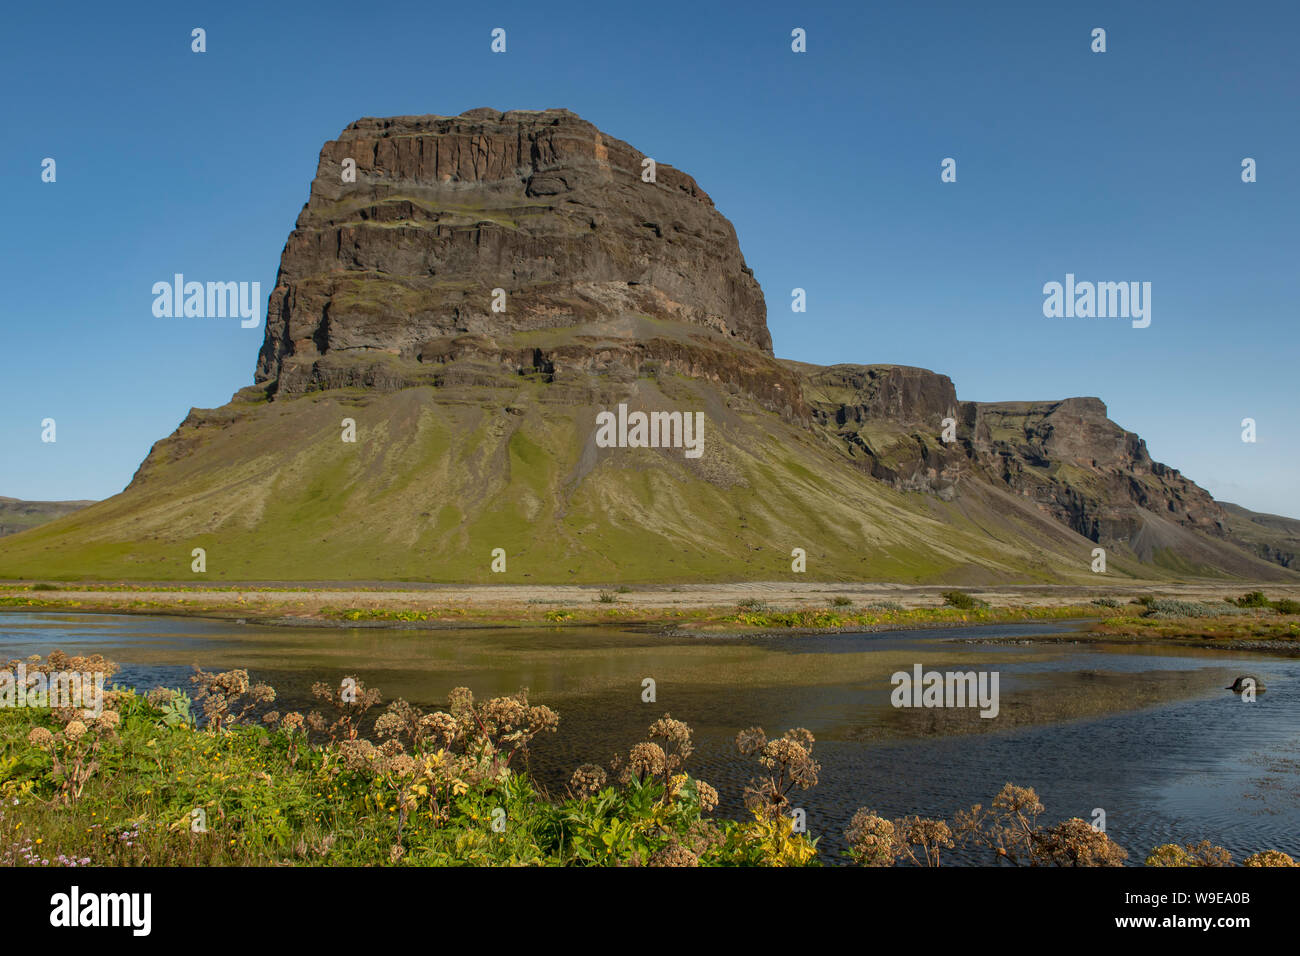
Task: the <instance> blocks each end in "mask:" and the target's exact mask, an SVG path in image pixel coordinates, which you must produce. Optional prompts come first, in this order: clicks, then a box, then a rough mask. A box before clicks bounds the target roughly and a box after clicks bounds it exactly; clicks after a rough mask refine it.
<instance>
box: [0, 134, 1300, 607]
mask: <svg viewBox="0 0 1300 956" xmlns="http://www.w3.org/2000/svg"><path fill="white" fill-rule="evenodd" d="M254 382H255V384H254V385H252V386H250V387H247V388H244V389H241V390H240V391H239V392H237V393H236V394H235V396H234V397H233V398H232V400H231V402H229V403H228V404H227V405H225V406H222V407H221V408H218V409H208V410H201V409H192V410H191V412H190V414H189V415H188V417H187V418H186V419H185V421H184V422H182V423H181V425H180V427H179V428H178V429H177V430H176V432H175V433H173V434H172V435H171V436H170V437H168V438H166V439H164V440H162V441H160V442H158V443H157V444H155V446H154V447H153V449H152V451H151V452H150V453H149V456H148V457H147V458H146V460H145V461H144V463H143V464H142V465H141V466H140V469H139V471H138V472H137V473H136V475H135V478H134V479H133V480H132V482H131V484H130V486H129V487H128V488H127V489H126V490H125V491H124V492H122V494H120V495H117V496H115V497H113V498H110V499H108V500H107V501H104V502H100V503H98V504H96V505H93V506H91V507H89V508H87V509H85V510H83V511H79V512H77V513H76V514H73V515H70V516H68V517H65V518H63V519H60V520H59V521H55V522H52V523H50V524H48V525H45V526H43V527H40V528H37V529H34V530H32V531H28V532H26V533H24V534H21V535H18V536H15V537H11V538H8V539H6V540H5V541H4V542H3V543H0V576H5V577H27V578H31V577H36V576H40V577H68V576H76V577H99V578H134V579H177V578H178V579H185V580H192V579H195V578H196V575H195V574H194V573H193V572H192V571H191V570H190V562H191V558H190V553H191V550H192V549H193V548H195V547H202V548H204V549H205V550H206V551H207V568H208V570H207V573H206V577H207V578H208V579H226V580H257V579H272V580H380V579H382V580H437V581H455V582H480V581H482V582H485V581H489V580H491V581H495V582H509V581H511V580H516V581H525V580H526V581H529V582H531V583H538V582H573V581H576V582H602V583H603V582H618V581H626V582H629V583H630V582H642V583H646V582H673V581H688V580H689V581H721V580H743V579H774V578H784V577H785V576H786V575H789V574H791V573H792V571H791V561H792V556H791V552H792V550H793V549H795V548H802V549H805V551H806V553H807V571H806V576H807V577H809V578H814V579H829V580H896V581H915V582H950V583H953V584H985V583H999V582H1013V581H1018V582H1027V583H1032V582H1056V581H1065V582H1077V583H1099V582H1100V581H1101V580H1103V579H1102V577H1101V576H1100V575H1097V574H1094V573H1092V572H1091V570H1090V566H1091V563H1092V550H1093V548H1095V547H1097V546H1101V547H1104V548H1106V549H1107V567H1108V570H1107V574H1108V575H1109V576H1111V577H1125V578H1130V579H1132V578H1140V579H1167V578H1172V577H1185V576H1210V577H1239V578H1249V579H1252V580H1285V581H1288V582H1290V581H1295V580H1298V579H1300V578H1298V577H1297V574H1296V572H1294V571H1291V570H1288V569H1287V568H1285V567H1283V566H1282V564H1281V563H1278V562H1276V561H1274V560H1272V559H1273V557H1274V556H1273V555H1272V554H1271V553H1266V552H1264V551H1261V550H1259V549H1258V548H1257V547H1256V542H1257V540H1258V537H1257V536H1254V537H1252V536H1250V535H1243V533H1242V528H1243V527H1244V525H1245V524H1250V522H1249V521H1248V520H1244V519H1241V518H1240V516H1236V515H1234V514H1232V513H1230V512H1228V511H1226V510H1225V509H1224V508H1223V507H1222V506H1220V505H1219V504H1217V503H1216V502H1215V501H1214V500H1213V499H1212V498H1211V497H1210V496H1209V495H1208V494H1207V493H1206V492H1205V491H1203V490H1202V489H1200V488H1199V487H1197V486H1196V485H1195V484H1193V483H1192V482H1191V481H1189V480H1188V479H1186V478H1184V477H1183V476H1182V475H1180V474H1179V473H1178V472H1177V471H1175V470H1173V469H1171V468H1168V467H1166V466H1164V465H1161V464H1159V463H1158V462H1153V461H1152V460H1151V458H1150V456H1149V455H1148V454H1147V451H1146V447H1145V445H1144V444H1143V442H1142V440H1141V439H1140V438H1138V437H1137V436H1136V435H1133V434H1132V433H1130V432H1127V431H1125V430H1124V429H1122V428H1121V427H1119V426H1118V425H1116V424H1115V423H1114V422H1112V421H1110V420H1109V418H1108V417H1107V413H1106V407H1105V405H1103V404H1102V402H1101V401H1100V400H1099V399H1096V398H1069V399H1064V400H1060V401H1039V402H1006V403H977V402H963V401H960V400H959V399H958V398H957V395H956V392H955V389H954V387H953V384H952V382H951V381H950V380H949V379H948V378H947V377H945V376H943V375H938V374H936V373H934V372H930V371H927V370H925V369H918V368H907V367H901V366H888V365H835V366H831V367H828V368H827V367H819V366H812V365H807V364H804V363H799V362H791V361H784V360H780V359H778V358H776V357H775V355H774V354H773V351H772V342H771V336H770V335H769V333H768V330H767V322H766V307H765V304H764V300H763V294H762V290H761V289H760V288H759V285H758V283H757V281H756V280H755V278H754V275H753V272H752V271H751V270H750V269H749V267H748V266H747V265H746V264H745V260H744V257H743V256H742V254H741V251H740V246H739V243H738V241H737V238H736V234H735V230H734V229H733V228H732V226H731V224H730V223H729V222H728V221H727V219H726V218H725V217H723V216H722V214H721V213H719V212H718V211H717V209H716V208H715V207H714V205H713V202H712V200H711V199H710V198H709V196H708V194H707V193H705V192H704V190H703V189H701V188H700V186H699V185H698V184H697V183H696V182H695V181H694V180H693V179H692V178H691V177H690V176H688V175H686V174H685V173H683V172H680V171H678V170H676V169H673V168H672V167H670V166H668V165H666V164H663V163H654V162H653V161H652V160H651V159H650V157H647V156H645V155H644V154H642V153H641V152H639V151H638V150H636V149H634V148H633V147H631V146H629V145H628V144H627V143H624V142H621V141H620V140H617V139H614V138H613V137H610V136H608V135H606V134H604V133H602V132H601V131H600V130H598V129H597V128H596V127H595V126H593V125H592V124H590V123H588V122H586V121H585V120H583V119H581V118H580V117H578V116H576V115H574V114H573V113H570V112H568V111H566V110H545V111H512V112H508V113H500V112H496V111H494V110H472V111H470V112H467V113H464V114H461V115H460V116H454V117H442V116H407V117H392V118H387V119H362V120H358V121H357V122H355V123H353V124H352V125H351V126H349V127H347V129H345V130H344V131H343V133H342V134H341V135H340V136H339V138H338V139H337V140H334V141H332V142H330V143H327V144H326V145H325V147H324V148H323V149H322V150H321V154H320V162H319V165H318V168H317V174H316V177H315V179H314V181H313V183H312V188H311V192H310V195H309V198H308V200H307V204H306V206H305V207H304V209H303V211H302V213H301V215H300V216H299V217H298V221H297V224H296V226H295V228H294V230H293V232H292V234H291V235H290V236H289V239H288V241H287V243H286V245H285V248H284V252H283V254H282V256H281V260H280V270H279V273H278V275H277V279H276V285H275V288H274V289H273V291H272V292H271V294H270V298H269V302H268V307H267V321H266V330H265V338H264V341H263V344H262V348H261V351H260V353H259V355H258V358H257V367H256V372H255V376H254ZM620 406H623V408H622V410H621V411H620ZM637 412H645V413H652V412H659V413H670V414H671V413H676V414H677V415H679V416H685V417H682V418H678V419H676V420H670V419H667V418H664V419H662V420H660V421H659V424H660V425H663V426H664V428H665V431H664V434H663V437H664V438H665V439H666V441H665V443H664V444H665V445H666V446H667V445H673V444H674V443H673V442H672V441H669V440H668V439H681V438H682V437H683V436H682V434H681V432H680V430H679V431H674V432H671V433H670V432H669V431H668V430H667V429H668V427H669V426H668V425H666V424H665V423H666V422H669V421H672V426H673V427H677V425H678V423H679V422H680V423H681V426H683V427H684V424H685V422H686V421H687V420H690V421H694V420H695V414H694V413H700V415H701V416H702V422H703V444H702V446H701V448H702V454H700V455H699V456H698V457H694V456H692V455H691V454H689V453H688V451H689V449H687V448H686V447H684V445H683V443H682V442H681V441H677V442H676V444H675V446H674V447H609V445H610V442H608V441H605V440H604V439H603V438H602V435H603V436H604V438H608V437H610V435H611V434H612V433H613V431H614V430H613V429H611V430H610V431H609V432H602V431H601V427H600V423H601V422H602V420H603V418H602V416H603V415H604V414H606V413H608V414H609V415H611V416H613V417H616V418H618V420H619V421H621V422H626V421H627V419H628V418H629V417H631V418H632V419H633V420H634V419H635V413H637ZM945 420H948V421H945ZM349 421H350V422H351V423H352V426H351V427H352V428H353V429H354V431H355V438H356V440H355V441H347V440H346V438H347V437H348V436H349V426H348V422H349ZM945 432H946V434H945ZM629 434H630V435H631V436H632V438H633V443H635V438H636V437H637V434H638V433H637V431H636V429H635V425H634V426H633V428H632V429H631V431H630V432H629ZM656 435H658V432H656ZM1243 521H1244V524H1243ZM497 548H500V549H503V550H504V551H505V553H506V556H507V569H506V571H505V572H504V573H499V574H496V573H493V572H492V571H491V570H490V563H491V560H492V553H493V550H494V549H497Z"/></svg>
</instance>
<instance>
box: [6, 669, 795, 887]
mask: <svg viewBox="0 0 1300 956" xmlns="http://www.w3.org/2000/svg"><path fill="white" fill-rule="evenodd" d="M31 666H32V667H33V668H34V669H39V670H43V671H45V672H46V673H48V672H49V671H50V670H52V669H53V670H59V669H73V670H83V669H88V670H95V669H106V670H108V671H109V672H111V671H112V670H113V669H114V665H112V664H111V663H109V662H106V661H104V660H103V659H102V658H68V657H66V656H64V655H62V654H59V653H58V652H55V654H52V655H51V656H50V659H49V660H48V661H47V662H45V663H43V664H39V663H38V664H33V665H31ZM191 680H192V682H193V683H194V685H195V688H196V690H195V694H194V701H195V702H196V703H198V704H199V705H200V706H201V708H202V711H203V717H202V727H197V726H195V721H194V720H192V719H191V718H190V699H189V698H188V697H186V696H185V695H183V694H181V693H180V692H179V691H178V690H164V689H155V690H154V691H151V692H150V693H149V694H147V695H141V694H139V693H137V692H136V691H134V690H128V689H123V688H114V689H113V690H112V692H110V693H108V694H106V695H105V696H106V700H105V710H104V711H103V713H102V714H101V715H100V716H99V717H97V718H91V717H88V716H85V715H84V714H83V713H82V712H81V711H79V710H72V709H67V710H53V711H52V710H50V709H48V708H6V709H5V710H3V711H0V797H3V806H0V863H7V864H10V865H29V866H45V865H68V866H76V865H83V866H84V865H110V866H112V865H149V866H168V865H205V866H214V865H282V864H297V865H380V864H382V865H388V864H394V865H418V866H440V865H535V866H557V865H576V866H588V865H591V866H604V865H649V866H696V865H699V866H734V865H805V864H808V863H811V862H814V860H815V857H816V841H814V840H810V839H809V838H807V837H806V836H803V835H799V834H795V833H793V832H791V831H792V829H793V827H792V822H791V820H790V819H789V818H788V817H784V816H781V815H780V814H774V813H772V812H768V811H766V810H764V809H763V807H762V806H760V805H759V804H758V803H755V804H754V806H755V809H754V811H753V819H751V820H749V821H745V822H737V821H732V820H725V819H720V820H715V819H714V818H713V817H712V811H713V810H714V808H715V807H716V806H717V802H718V794H717V792H716V791H715V790H714V789H713V788H712V787H710V786H709V785H708V784H707V783H705V782H704V781H701V780H698V779H696V778H694V777H692V776H690V775H689V774H688V773H687V772H686V771H685V769H684V765H685V763H686V760H687V758H688V757H689V756H690V754H691V751H692V745H691V731H690V728H689V727H687V726H686V725H685V724H683V723H682V722H680V721H676V720H673V719H672V718H671V717H669V716H665V717H663V718H662V719H660V720H657V721H655V722H654V723H653V724H652V725H651V727H650V729H649V733H648V736H647V739H646V740H645V741H644V742H642V743H639V744H636V745H635V746H633V747H632V748H631V750H630V752H629V753H628V754H627V755H626V757H623V758H619V759H617V760H616V761H615V763H614V765H613V766H611V768H610V769H609V770H608V771H606V770H605V768H602V767H598V766H595V765H591V764H586V765H583V766H581V767H579V768H578V769H577V770H576V771H575V772H574V773H573V775H572V778H571V780H570V783H569V786H568V788H567V793H565V794H564V795H557V796H552V795H550V794H547V793H545V792H543V791H542V790H541V789H540V788H539V787H538V786H537V785H536V784H535V783H534V782H533V780H532V779H531V777H530V776H529V775H528V774H527V773H526V772H524V771H523V770H522V769H521V768H522V767H523V765H524V764H525V762H526V759H527V753H528V747H529V744H530V742H531V741H532V740H533V739H534V738H536V737H537V736H538V735H539V734H549V733H555V732H556V730H557V727H558V724H559V715H557V714H556V713H555V712H554V711H552V710H551V709H550V708H548V707H543V706H538V705H535V704H532V703H530V702H529V700H528V697H527V694H526V692H520V693H519V694H515V695H512V696H508V697H499V698H494V699H491V700H487V701H477V700H475V698H474V696H473V694H472V693H470V692H469V691H468V690H467V689H464V688H461V689H458V690H456V691H453V692H452V694H451V697H450V700H449V701H448V708H447V710H445V711H437V712H433V713H422V712H421V711H419V710H418V709H416V708H414V707H412V706H411V705H409V704H407V703H406V702H405V701H401V700H398V701H394V702H392V703H391V704H389V705H388V706H387V707H386V708H383V709H382V711H381V708H380V704H381V698H380V695H379V693H378V692H377V691H375V690H373V689H371V688H367V687H365V686H364V685H362V684H360V683H357V684H355V685H352V686H351V687H350V688H349V691H350V692H349V693H345V692H344V688H343V687H340V688H334V687H331V686H327V685H325V684H317V685H316V686H315V687H314V688H313V693H314V695H315V697H316V698H317V699H318V701H319V702H320V709H319V710H316V711H313V712H312V713H310V714H308V715H306V716H304V715H302V714H300V713H288V714H280V713H279V712H278V711H275V710H271V709H269V708H270V707H271V706H272V705H273V703H274V700H275V692H274V690H273V689H272V688H270V687H267V686H266V685H261V684H256V683H253V682H251V681H250V680H249V676H248V674H247V672H246V671H242V670H235V671H228V672H224V673H219V674H211V673H206V672H203V671H201V670H198V669H196V673H195V675H194V677H193V678H192V679H191ZM376 712H378V716H377V717H375V718H374V719H373V720H370V718H371V717H373V716H374V714H375V713H376ZM363 726H368V727H369V728H370V733H371V734H372V735H373V737H374V738H375V739H374V740H371V739H370V738H369V737H368V736H366V735H365V734H363V733H362V728H363ZM807 746H808V747H811V741H810V740H809V742H808V744H807ZM783 761H785V762H788V760H787V758H786V757H784V756H781V755H778V759H776V760H775V762H774V765H777V766H780V765H782V763H783ZM757 769H758V770H759V771H760V773H759V776H758V777H757V778H756V780H755V782H754V783H753V784H752V785H751V788H750V790H751V791H752V792H753V794H756V795H763V796H764V798H765V799H766V800H767V801H768V803H769V804H770V803H771V801H772V799H774V797H773V795H772V794H769V793H768V791H767V790H766V789H764V788H765V782H764V781H765V780H766V779H767V778H768V771H767V770H766V769H765V768H764V767H763V766H760V767H759V768H757ZM756 799H757V798H756Z"/></svg>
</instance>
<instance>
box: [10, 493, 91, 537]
mask: <svg viewBox="0 0 1300 956" xmlns="http://www.w3.org/2000/svg"><path fill="white" fill-rule="evenodd" d="M94 503H95V502H93V501H21V500H19V499H18V498H6V497H5V496H3V495H0V537H4V536H5V535H8V534H17V533H18V532H19V531H26V530H27V529H28V528H35V527H36V526H37V525H41V524H45V522H47V521H53V520H54V519H55V518H62V517H63V516H64V515H69V514H72V512H74V511H80V510H81V509H82V508H85V507H88V506H89V505H93V504H94Z"/></svg>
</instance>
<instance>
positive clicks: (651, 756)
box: [627, 743, 668, 780]
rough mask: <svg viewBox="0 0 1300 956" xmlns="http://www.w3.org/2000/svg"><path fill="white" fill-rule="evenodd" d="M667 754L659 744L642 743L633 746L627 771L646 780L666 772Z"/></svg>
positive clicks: (628, 759)
mask: <svg viewBox="0 0 1300 956" xmlns="http://www.w3.org/2000/svg"><path fill="white" fill-rule="evenodd" d="M667 759H668V758H667V755H665V754H664V749H663V748H662V747H660V746H659V745H658V744H651V743H641V744H637V745H636V746H635V747H633V748H632V751H631V752H630V753H629V754H628V758H627V773H628V774H630V775H632V776H635V777H637V778H638V779H641V780H644V779H645V778H646V777H648V776H649V777H653V776H656V775H657V774H661V773H663V772H664V767H665V765H666V763H667Z"/></svg>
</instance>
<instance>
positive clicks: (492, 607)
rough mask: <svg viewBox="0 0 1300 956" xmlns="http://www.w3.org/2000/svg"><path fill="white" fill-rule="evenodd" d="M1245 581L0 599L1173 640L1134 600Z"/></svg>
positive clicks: (157, 590) (98, 609)
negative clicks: (1149, 622)
mask: <svg viewBox="0 0 1300 956" xmlns="http://www.w3.org/2000/svg"><path fill="white" fill-rule="evenodd" d="M1243 590H1248V586H1243V585H1241V584H1232V585H1223V584H1180V585H1161V586H1159V587H1152V586H1140V585H1125V586H1117V587H1112V588H1082V587H1076V586H1024V587H1003V588H985V589H977V590H970V591H968V592H965V591H953V590H951V589H948V588H944V587H938V586H914V585H891V584H875V585H828V584H824V583H810V584H790V583H785V582H768V583H744V584H731V585H684V586H682V587H677V588H654V589H644V590H633V589H629V588H619V589H604V590H602V589H600V588H591V587H578V586H567V587H535V586H531V585H495V586H479V587H447V586H438V585H427V586H418V587H417V586H408V585H402V586H400V587H394V586H384V585H380V584H375V585H364V586H357V585H336V584H334V585H332V584H318V585H293V584H288V585H286V584H257V585H246V586H239V585H233V586H228V587H225V586H223V587H180V586H174V585H171V586H169V585H159V584H129V583H121V584H63V583H60V584H55V583H45V582H30V583H29V582H7V583H6V582H0V609H6V610H18V611H22V610H39V611H60V610H63V611H76V612H78V613H111V614H149V615H158V614H163V615H178V616H185V617H209V618H216V619H220V620H238V621H243V622H246V623H251V624H261V625H271V626H274V625H288V626H295V627H330V628H334V627H349V628H355V627H394V628H411V629H429V630H441V629H447V628H455V629H462V628H478V627H493V628H499V627H538V626H543V627H583V626H614V627H624V628H645V629H654V630H659V631H664V632H669V633H673V634H678V635H684V634H756V633H783V634H789V633H825V632H835V631H846V630H852V631H874V630H897V629H906V628H911V627H944V626H960V625H965V624H985V623H987V624H994V623H1011V622H1017V621H1032V620H1063V619H1085V618H1102V619H1103V621H1102V622H1100V623H1102V624H1105V623H1107V622H1108V621H1110V620H1112V619H1114V620H1116V621H1120V620H1121V619H1122V620H1123V621H1124V622H1126V623H1125V624H1124V625H1123V626H1117V627H1115V628H1113V629H1112V630H1110V631H1107V632H1105V633H1107V634H1109V635H1110V636H1115V637H1127V638H1131V639H1143V638H1148V637H1159V638H1161V639H1168V638H1170V637H1177V636H1178V635H1177V634H1173V633H1170V631H1171V628H1169V627H1165V628H1164V629H1163V630H1162V631H1160V632H1156V631H1153V630H1149V629H1146V628H1145V627H1143V626H1141V625H1134V624H1133V623H1132V621H1131V620H1130V619H1132V618H1134V617H1135V616H1136V615H1135V611H1136V610H1139V609H1140V608H1139V607H1138V605H1136V604H1135V603H1133V602H1138V601H1143V600H1150V599H1152V598H1153V597H1162V598H1169V599H1175V600H1180V601H1186V602H1219V603H1222V602H1224V601H1225V600H1227V599H1230V598H1235V597H1237V596H1238V595H1240V594H1242V592H1243ZM1270 597H1275V598H1281V599H1297V598H1300V588H1273V589H1271V590H1270ZM1237 623H1238V625H1240V624H1241V623H1242V622H1237ZM1126 628H1127V629H1126ZM1291 633H1292V631H1291V630H1285V631H1281V632H1278V633H1274V634H1270V635H1269V638H1270V639H1275V640H1289V639H1290V638H1289V635H1290V634H1291ZM1186 636H1189V637H1190V636H1191V635H1190V634H1189V635H1186ZM1235 636H1236V638H1238V639H1242V640H1244V639H1246V637H1247V635H1243V634H1238V635H1235ZM1206 639H1207V640H1210V638H1206Z"/></svg>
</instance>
